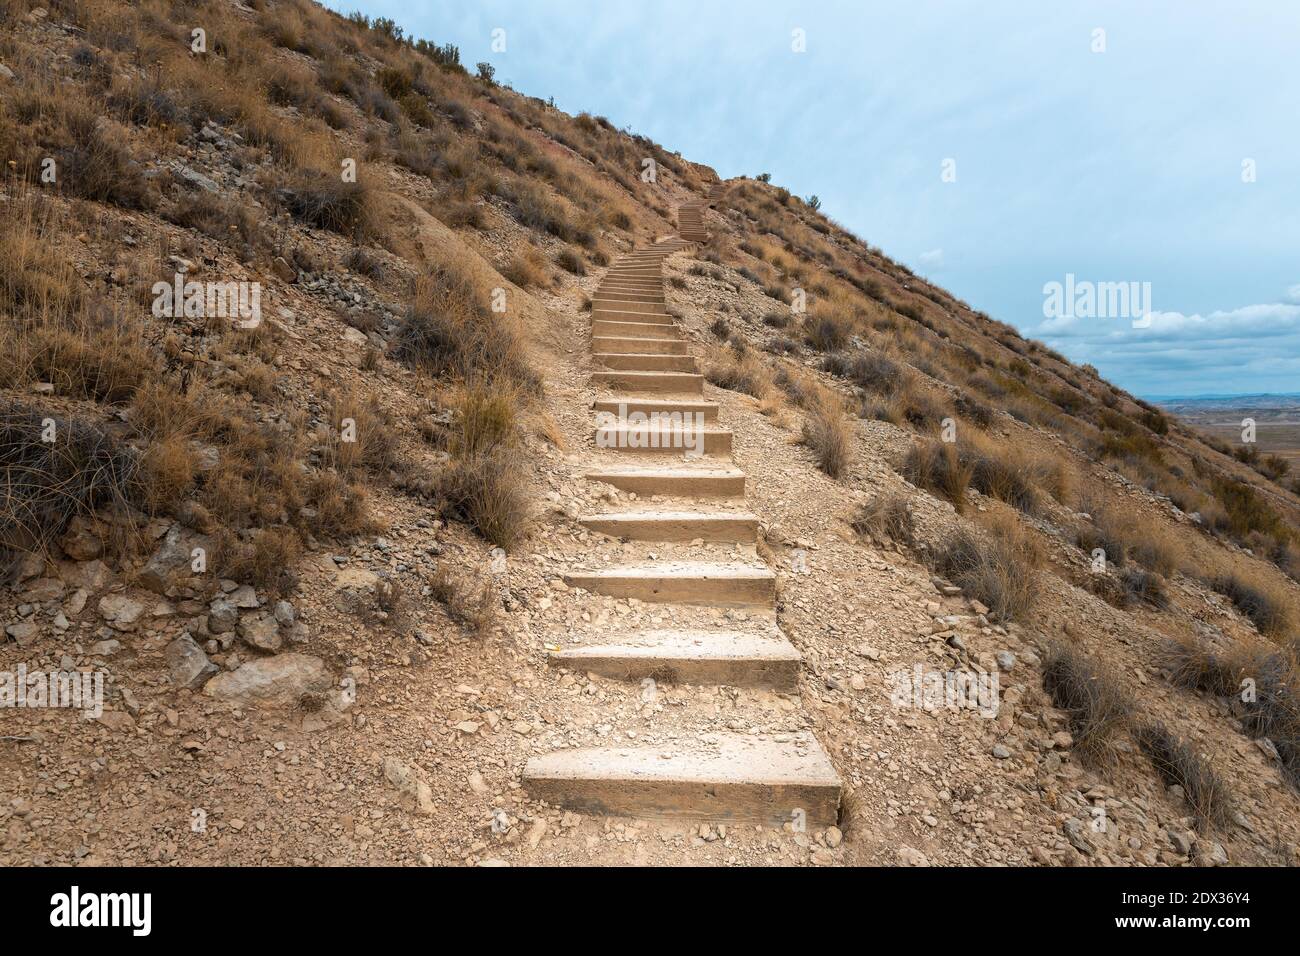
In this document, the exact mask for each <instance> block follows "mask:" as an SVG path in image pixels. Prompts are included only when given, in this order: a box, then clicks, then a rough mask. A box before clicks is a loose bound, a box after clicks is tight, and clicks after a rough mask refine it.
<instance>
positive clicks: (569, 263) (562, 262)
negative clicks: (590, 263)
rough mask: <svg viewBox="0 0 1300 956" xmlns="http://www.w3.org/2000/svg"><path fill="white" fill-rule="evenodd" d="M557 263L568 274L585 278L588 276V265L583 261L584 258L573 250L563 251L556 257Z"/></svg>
mask: <svg viewBox="0 0 1300 956" xmlns="http://www.w3.org/2000/svg"><path fill="white" fill-rule="evenodd" d="M555 261H556V263H558V264H559V266H560V268H561V269H564V270H565V271H566V272H572V273H573V274H574V275H575V276H585V275H586V274H587V264H586V263H585V262H583V261H582V257H581V256H580V255H578V254H577V253H576V252H574V251H573V250H572V249H569V248H567V247H566V248H564V249H561V250H560V252H559V254H558V255H557V256H556V257H555Z"/></svg>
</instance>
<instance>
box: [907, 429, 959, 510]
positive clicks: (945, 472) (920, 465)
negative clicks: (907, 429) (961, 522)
mask: <svg viewBox="0 0 1300 956" xmlns="http://www.w3.org/2000/svg"><path fill="white" fill-rule="evenodd" d="M902 475H903V477H904V478H906V479H907V480H908V481H910V482H911V483H912V484H914V485H916V487H918V488H924V489H925V490H926V491H930V492H933V493H935V494H937V495H938V496H939V497H940V498H943V499H944V500H945V501H949V502H951V503H952V506H953V507H954V508H956V509H957V512H958V513H959V514H960V513H961V512H962V511H964V510H965V508H966V488H967V486H968V485H969V484H970V479H971V467H970V464H969V463H968V462H965V461H963V460H962V459H961V456H960V455H959V454H958V452H957V447H956V445H955V444H953V443H951V442H942V441H935V440H933V439H930V440H923V441H921V442H919V443H917V444H915V445H913V446H912V448H911V449H910V450H909V451H908V453H907V458H906V459H905V460H904V462H903V468H902Z"/></svg>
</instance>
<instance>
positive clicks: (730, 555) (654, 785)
mask: <svg viewBox="0 0 1300 956" xmlns="http://www.w3.org/2000/svg"><path fill="white" fill-rule="evenodd" d="M722 191H723V187H722V186H721V184H718V185H716V186H714V187H713V188H712V189H711V190H710V194H709V198H710V200H716V199H717V198H720V196H721V193H722ZM703 207H704V203H703V202H693V203H685V204H683V205H682V206H681V207H680V209H679V211H678V222H679V235H678V237H677V238H673V239H668V240H665V241H662V242H659V243H656V244H655V245H654V246H652V247H650V248H648V249H643V250H638V251H634V252H632V253H630V254H628V255H626V256H623V257H622V258H620V259H619V260H618V261H617V262H615V263H614V264H613V266H612V267H611V268H610V270H609V272H608V273H607V274H606V276H605V278H604V280H603V281H602V282H601V284H600V287H599V289H598V290H597V292H596V295H595V297H594V299H593V302H592V350H593V353H594V354H593V357H594V358H595V360H596V362H597V363H598V364H599V365H600V366H603V368H604V369H605V370H604V371H598V372H596V373H595V374H594V375H593V376H592V380H593V383H594V384H596V385H598V386H600V387H602V388H604V389H605V390H607V394H606V395H605V396H604V397H602V398H600V399H598V400H597V401H596V402H595V406H594V411H595V412H596V414H597V418H598V421H597V424H596V427H595V438H596V445H597V448H598V449H602V451H603V453H604V455H606V456H608V457H611V458H620V459H628V460H629V461H630V463H629V464H626V465H624V464H621V463H620V464H611V465H610V466H608V467H601V468H598V469H595V470H592V471H589V472H588V474H587V478H588V479H589V480H591V481H599V482H606V483H608V484H611V485H613V486H614V487H616V488H619V489H620V490H622V491H625V492H631V493H633V494H635V495H636V496H638V498H639V499H641V500H644V499H650V504H651V507H637V508H635V509H631V510H622V511H617V512H613V513H607V514H589V515H585V516H583V517H582V518H581V519H580V520H581V523H582V524H583V525H585V526H586V527H587V528H589V529H591V530H593V531H598V532H602V533H604V534H608V535H612V536H615V537H619V538H622V539H625V540H636V541H642V542H657V543H662V544H664V545H665V549H664V551H663V552H661V553H660V554H659V555H658V557H659V560H656V561H653V562H650V563H644V564H618V565H615V566H612V567H607V568H602V569H599V570H587V571H574V572H573V573H570V574H568V575H566V576H565V583H566V584H567V585H568V586H569V587H573V588H581V589H584V590H586V591H590V592H593V593H596V594H604V595H610V596H614V597H618V598H628V599H635V600H640V601H646V602H659V603H672V604H682V605H703V606H707V607H723V608H744V609H745V611H746V612H747V613H746V614H745V615H744V620H743V625H744V626H738V627H735V628H734V629H733V628H728V629H719V628H707V629H706V628H700V629H693V628H678V629H665V630H654V631H640V632H632V633H613V634H611V635H610V638H611V640H610V642H609V643H606V644H600V645H584V646H582V647H579V648H573V649H567V650H560V651H555V652H553V653H552V655H551V656H552V660H553V662H554V663H556V664H559V665H564V666H568V667H571V668H574V669H580V670H585V671H587V672H589V673H596V674H600V675H602V676H605V677H610V678H614V679H622V680H631V681H638V680H639V681H643V682H647V681H655V680H669V681H675V682H685V683H697V684H728V685H732V686H741V687H758V688H769V689H772V690H778V691H790V690H793V689H794V688H795V686H796V684H797V680H798V675H799V669H800V666H801V663H802V658H801V655H800V654H799V652H798V650H797V649H796V648H795V647H794V645H792V644H791V643H790V641H789V640H788V639H787V638H786V637H785V635H784V634H783V633H782V632H781V630H780V628H779V625H778V623H777V620H776V610H775V603H776V576H775V574H774V573H773V571H772V569H771V568H770V567H768V566H767V565H766V564H764V563H763V562H762V561H761V559H759V558H758V557H757V555H756V553H754V550H753V545H754V543H755V541H756V539H757V534H758V519H757V517H755V516H754V515H753V514H750V513H748V512H745V511H743V510H737V509H736V505H737V501H736V499H743V497H744V494H745V474H744V472H743V471H741V470H740V469H738V468H737V467H736V465H735V463H734V462H733V461H731V449H732V441H731V439H732V433H731V431H730V430H728V429H725V428H721V427H719V425H718V423H717V419H718V406H717V405H716V404H713V403H709V402H704V401H702V396H703V383H704V379H703V376H702V375H701V374H700V373H699V370H698V368H697V366H696V360H695V358H694V356H692V355H690V354H689V350H688V347H687V341H686V338H685V336H684V335H683V333H682V330H681V329H680V327H679V326H678V325H677V323H676V321H675V320H674V319H673V317H672V316H670V315H668V312H667V309H666V307H665V298H664V288H663V277H662V270H661V267H662V263H663V260H664V259H666V258H667V257H669V256H672V255H676V254H678V253H681V252H685V251H688V250H690V249H691V248H692V243H693V242H696V241H704V240H707V238H708V234H707V232H705V231H704V224H703ZM611 417H612V421H611ZM669 456H671V464H667V465H665V464H660V463H659V462H657V461H655V460H654V459H662V458H666V457H669ZM638 504H639V502H638ZM688 542H689V543H694V544H701V543H702V544H705V545H706V546H707V547H708V548H709V549H710V550H712V551H716V553H717V557H716V560H709V561H701V560H674V559H673V557H672V546H673V545H674V544H685V543H688ZM746 546H748V547H747V548H746ZM737 556H739V557H740V558H742V560H737V559H736V558H737ZM524 783H525V785H526V786H527V787H528V789H529V791H530V792H531V793H532V794H533V795H534V796H535V797H538V798H540V799H543V800H546V801H548V802H551V803H555V804H558V805H561V806H565V807H569V808H572V809H577V810H585V811H589V812H595V813H611V814H621V815H629V816H645V817H679V818H687V819H696V820H707V821H717V822H726V823H734V822H745V823H762V824H770V825H774V826H781V825H783V824H786V823H790V824H792V826H794V827H795V828H796V829H802V828H803V827H806V826H829V825H831V824H834V823H835V822H836V819H837V815H838V811H839V803H840V786H841V785H840V779H839V776H838V775H837V773H836V772H835V768H834V767H833V766H832V765H831V761H830V759H829V757H828V756H827V754H826V752H825V751H824V750H823V749H822V747H821V745H820V744H819V743H818V742H817V740H816V739H815V738H814V737H813V736H812V735H811V734H809V733H806V732H799V733H784V734H775V735H770V736H766V737H765V736H762V735H757V734H755V735H749V734H730V735H728V734H717V735H709V737H708V738H707V739H693V740H681V739H679V740H675V741H673V742H672V745H671V746H664V745H659V746H654V747H648V746H626V747H624V746H619V747H593V748H573V749H567V750H559V751H555V752H552V753H550V754H546V755H543V756H540V757H534V758H533V759H531V760H529V761H528V764H527V767H526V768H525V771H524Z"/></svg>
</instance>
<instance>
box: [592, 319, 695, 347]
mask: <svg viewBox="0 0 1300 956" xmlns="http://www.w3.org/2000/svg"><path fill="white" fill-rule="evenodd" d="M591 337H592V338H593V339H603V338H609V339H642V340H645V339H654V340H657V341H662V342H685V341H686V339H685V337H684V336H683V334H682V330H681V329H680V328H679V327H678V326H676V325H650V324H648V323H645V322H611V321H609V320H608V319H601V320H598V321H594V322H592V323H591Z"/></svg>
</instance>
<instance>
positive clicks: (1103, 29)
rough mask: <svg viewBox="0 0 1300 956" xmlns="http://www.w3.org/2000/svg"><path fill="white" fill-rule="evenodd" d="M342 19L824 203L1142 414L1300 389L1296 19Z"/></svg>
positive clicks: (996, 2) (775, 6)
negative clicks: (1121, 393)
mask: <svg viewBox="0 0 1300 956" xmlns="http://www.w3.org/2000/svg"><path fill="white" fill-rule="evenodd" d="M329 5H330V6H333V7H334V8H335V9H339V10H341V11H344V12H346V11H350V10H352V9H360V10H363V11H364V12H366V13H368V14H370V15H372V16H376V15H378V16H389V17H392V18H393V19H395V20H396V21H397V22H398V23H400V24H401V25H402V26H403V27H405V28H406V30H407V32H408V33H414V34H415V35H417V36H423V37H427V38H429V39H431V40H436V41H438V42H446V41H450V42H452V43H455V44H456V45H457V46H459V47H460V50H461V60H462V62H465V63H467V64H470V65H471V68H472V64H474V63H476V62H477V61H479V60H488V61H489V62H491V63H492V64H493V65H494V66H495V67H496V70H497V78H498V80H502V81H505V82H508V83H510V84H511V85H512V86H513V87H514V88H515V89H518V90H520V91H521V92H525V93H529V94H532V95H535V96H540V97H543V98H546V97H551V96H553V97H554V98H555V102H556V104H557V105H558V106H560V107H561V108H562V109H565V110H567V111H569V112H573V113H576V112H579V111H581V110H587V111H589V112H592V113H595V114H600V115H604V116H607V117H609V119H610V120H611V121H612V122H614V123H615V124H616V125H618V126H627V127H630V128H631V129H632V130H633V131H636V132H640V133H644V134H646V135H649V136H651V137H653V138H654V139H655V140H657V141H659V142H661V143H663V144H664V145H665V146H666V147H668V148H669V149H676V150H680V151H681V153H682V154H683V155H684V156H686V157H687V158H689V159H693V160H696V161H698V162H704V163H708V164H709V165H711V166H713V167H714V168H715V169H717V170H718V172H719V173H720V174H722V175H723V176H724V177H725V176H735V175H740V174H749V175H753V174H755V173H759V172H770V173H771V174H772V178H773V181H774V182H776V183H779V184H781V185H784V186H786V187H788V188H789V189H791V190H792V191H794V192H796V193H798V194H799V195H802V196H808V195H811V194H816V195H818V196H820V197H821V199H822V202H823V207H822V208H823V211H824V212H826V213H827V214H828V215H830V216H831V217H832V218H834V219H835V220H837V221H839V222H840V223H842V224H844V225H845V226H847V227H848V228H850V229H852V230H853V231H854V232H855V233H857V234H858V235H859V236H861V237H862V238H863V239H865V240H867V241H868V242H870V243H872V244H874V245H877V246H879V247H880V248H882V249H883V250H884V251H885V252H886V253H888V254H889V255H891V256H892V257H894V258H895V259H898V260H900V261H903V262H906V263H907V264H908V265H909V266H911V267H912V268H914V269H916V270H917V271H918V272H920V273H922V274H924V275H926V276H928V277H930V278H931V279H933V280H934V281H935V282H937V283H938V284H940V285H942V286H944V287H946V288H948V289H950V290H951V291H952V292H953V293H954V294H956V295H958V296H960V297H961V298H963V299H965V300H966V301H968V302H970V303H971V304H972V305H974V306H975V307H976V308H980V309H983V310H985V311H986V312H988V313H989V314H990V315H993V316H994V317H996V318H999V319H1002V320H1004V321H1007V322H1010V323H1012V324H1014V325H1016V326H1017V327H1018V328H1020V329H1021V330H1022V331H1023V332H1025V334H1027V335H1030V336H1032V337H1035V338H1040V339H1043V340H1044V341H1046V342H1048V343H1049V344H1051V345H1052V346H1053V347H1055V348H1058V349H1060V350H1061V351H1062V352H1064V353H1065V354H1066V355H1068V356H1070V357H1071V358H1072V359H1075V360H1076V361H1080V362H1091V363H1092V364H1094V365H1096V366H1097V367H1098V369H1099V370H1100V371H1101V372H1102V374H1103V375H1105V376H1106V377H1108V378H1110V379H1112V380H1113V381H1115V382H1117V383H1118V384H1120V385H1121V386H1123V387H1125V388H1127V389H1129V390H1131V391H1133V392H1135V393H1137V394H1139V395H1144V396H1168V395H1194V394H1203V393H1220V394H1231V393H1254V392H1260V391H1274V392H1278V391H1287V392H1300V65H1297V64H1298V62H1300V61H1297V58H1296V51H1297V50H1300V3H1294V2H1289V0H1234V2H1233V3H1227V4H1225V3H1219V2H1213V0H1167V2H1163V0H1144V2H1142V3H1140V4H1139V3H1132V2H1131V0H1125V2H1109V0H1087V2H1083V0H1078V2H1074V0H1054V2H1050V3H1049V2H1042V0H1024V2H1020V0H942V2H940V0H911V2H908V3H897V2H889V3H883V2H874V0H852V2H849V0H846V2H822V3H818V2H813V0H804V2H799V3H795V2H785V3H778V2H768V0H744V2H737V0H707V2H706V0H690V2H686V0H656V2H655V3H652V4H638V3H632V2H622V0H476V2H474V3H464V2H457V0H420V2H419V3H399V2H394V0H355V2H347V0H344V2H338V0H330V4H329ZM498 28H500V29H503V30H505V40H506V50H505V52H493V51H492V49H491V41H492V31H493V30H494V29H498ZM796 30H798V31H802V36H803V37H804V46H805V49H804V51H803V52H796V51H795V50H794V49H793V47H794V46H795V45H796V43H795V37H796V34H795V32H794V31H796ZM945 172H946V175H945ZM1067 275H1073V276H1074V277H1075V281H1076V282H1077V283H1085V282H1094V283H1102V282H1108V283H1114V282H1125V283H1127V282H1137V283H1150V290H1151V307H1152V315H1151V316H1150V321H1149V322H1142V321H1140V322H1139V323H1138V325H1139V327H1138V328H1134V324H1133V322H1132V321H1131V319H1129V318H1119V319H1116V318H1101V317H1090V316H1088V315H1086V314H1076V316H1075V317H1073V318H1070V317H1061V316H1059V315H1058V316H1052V317H1048V316H1045V314H1044V302H1045V294H1044V286H1045V285H1046V284H1048V283H1051V282H1060V283H1064V282H1065V281H1066V276H1067ZM1075 311H1076V313H1078V312H1079V311H1081V310H1075Z"/></svg>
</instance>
